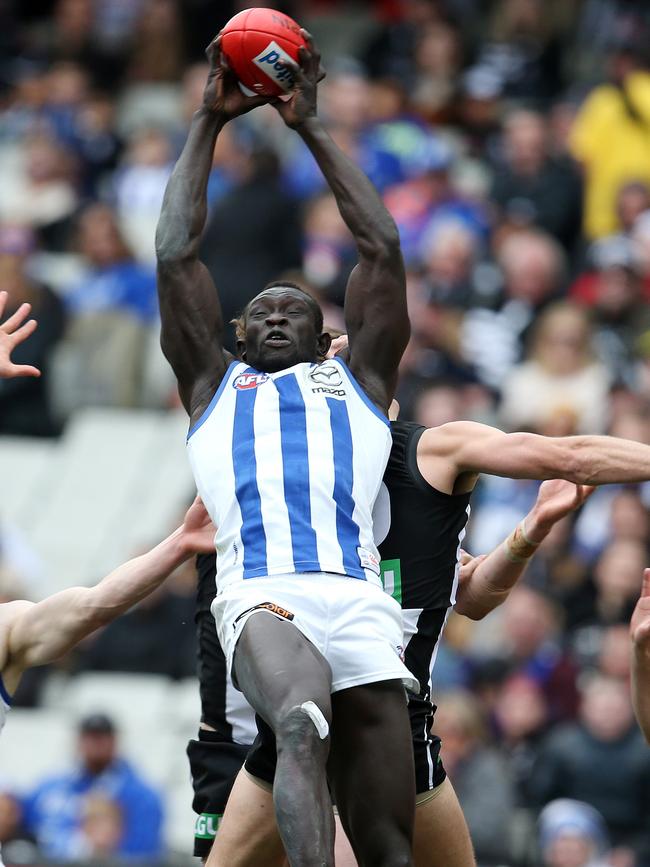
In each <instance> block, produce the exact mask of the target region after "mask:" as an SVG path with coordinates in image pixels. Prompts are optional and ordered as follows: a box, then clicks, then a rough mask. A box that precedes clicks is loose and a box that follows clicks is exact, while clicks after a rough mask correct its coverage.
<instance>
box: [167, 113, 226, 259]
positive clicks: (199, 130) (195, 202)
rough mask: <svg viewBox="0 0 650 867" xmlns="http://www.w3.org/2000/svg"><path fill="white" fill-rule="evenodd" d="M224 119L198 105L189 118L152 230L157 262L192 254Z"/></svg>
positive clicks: (197, 240)
mask: <svg viewBox="0 0 650 867" xmlns="http://www.w3.org/2000/svg"><path fill="white" fill-rule="evenodd" d="M224 122H225V121H224V119H223V118H222V117H221V115H220V114H218V113H217V112H213V111H209V110H207V109H205V108H200V109H199V110H198V111H197V112H196V113H195V114H194V117H193V118H192V124H191V126H190V131H189V134H188V137H187V141H186V142H185V147H184V148H183V151H182V153H181V155H180V157H179V159H178V162H177V163H176V166H175V167H174V171H173V172H172V175H171V177H170V179H169V182H168V184H167V189H166V190H165V197H164V199H163V204H162V210H161V212H160V219H159V221H158V227H157V230H156V255H157V257H158V262H159V264H164V263H166V262H172V263H173V262H174V261H178V260H183V259H187V258H189V257H193V256H196V255H197V253H198V246H199V242H200V239H201V233H202V231H203V227H204V226H205V221H206V217H207V187H208V178H209V176H210V169H211V167H212V155H213V152H214V146H215V143H216V140H217V136H218V135H219V132H220V131H221V129H222V128H223V125H224Z"/></svg>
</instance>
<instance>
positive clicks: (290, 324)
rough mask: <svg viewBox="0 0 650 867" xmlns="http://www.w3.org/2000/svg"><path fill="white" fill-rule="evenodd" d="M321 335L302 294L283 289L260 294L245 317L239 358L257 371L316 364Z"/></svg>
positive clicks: (239, 346) (269, 290) (271, 371)
mask: <svg viewBox="0 0 650 867" xmlns="http://www.w3.org/2000/svg"><path fill="white" fill-rule="evenodd" d="M320 344H321V335H319V334H318V332H317V331H316V323H315V321H314V314H313V311H312V309H311V307H310V305H309V303H308V302H307V301H306V300H305V299H304V298H303V296H302V295H301V294H300V293H299V292H295V291H293V290H292V289H289V288H287V289H284V288H282V287H279V288H277V289H276V288H274V289H268V290H266V291H265V292H261V293H260V294H259V295H258V296H257V297H256V298H254V299H253V301H252V302H251V304H250V306H249V308H248V312H247V314H246V339H245V341H240V342H239V343H238V349H239V352H240V355H241V356H242V358H243V359H244V361H246V363H247V364H250V365H251V367H254V368H255V369H256V370H264V371H266V372H267V373H274V372H275V371H277V370H284V369H285V368H287V367H291V366H292V365H294V364H298V363H299V362H301V361H317V360H318V353H319V349H320Z"/></svg>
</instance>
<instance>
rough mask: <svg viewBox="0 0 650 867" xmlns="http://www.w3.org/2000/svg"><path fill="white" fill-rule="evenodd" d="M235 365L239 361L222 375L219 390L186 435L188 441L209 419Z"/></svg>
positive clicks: (235, 362)
mask: <svg viewBox="0 0 650 867" xmlns="http://www.w3.org/2000/svg"><path fill="white" fill-rule="evenodd" d="M236 364H241V361H237V360H235V361H231V362H230V364H229V365H228V369H227V370H226V372H225V373H224V375H223V379H222V380H221V382H220V384H219V388H218V389H217V390H216V392H215V394H214V397H213V398H212V400H211V401H210V403H209V404H208V405H207V406H206V408H205V409H204V410H203V412H202V413H201V417H200V418H199V419H198V420H197V421H196V422H195V423H194V424H193V425H192V427H191V428H190V430H189V433H188V434H187V438H188V439H189V438H190V437H191V436H192V434H195V433H196V432H197V430H198V429H199V428H200V427H201V425H202V424H204V423H205V422H206V421H207V420H208V418H209V417H210V415H211V413H212V410H213V409H214V408H215V406H216V405H217V401H218V400H219V398H220V397H221V395H222V394H223V390H224V388H225V387H226V383H227V382H228V378H229V376H230V374H231V373H232V369H233V367H234V366H235V365H236Z"/></svg>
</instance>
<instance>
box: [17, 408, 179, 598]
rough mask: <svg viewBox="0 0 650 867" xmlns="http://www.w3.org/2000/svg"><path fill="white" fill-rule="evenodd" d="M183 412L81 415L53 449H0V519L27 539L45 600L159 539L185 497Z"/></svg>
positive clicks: (30, 443) (34, 443)
mask: <svg viewBox="0 0 650 867" xmlns="http://www.w3.org/2000/svg"><path fill="white" fill-rule="evenodd" d="M186 426H187V421H186V416H185V414H184V413H182V412H179V413H165V414H160V413H157V412H153V411H151V412H143V411H134V412H130V411H125V410H124V411H123V410H104V409H89V410H84V411H82V412H79V413H77V414H76V415H75V417H74V419H73V421H72V422H71V423H70V424H69V426H68V428H67V429H66V432H65V434H64V436H63V437H62V438H61V440H60V441H59V442H58V443H43V442H42V441H40V440H28V439H12V438H7V439H6V440H4V441H3V446H2V450H0V473H2V478H3V487H4V486H5V485H6V486H7V490H10V491H11V492H12V497H11V500H6V501H4V504H3V506H2V509H3V513H2V514H3V517H4V518H6V519H7V520H10V521H11V523H13V524H15V525H16V526H17V527H18V529H19V530H21V531H22V532H23V533H24V534H25V535H27V534H28V536H29V539H30V543H31V544H32V545H33V547H34V549H35V552H36V554H37V555H38V557H39V558H40V560H41V561H42V562H43V563H44V564H46V567H47V572H48V579H49V586H48V588H47V591H48V592H49V593H51V592H54V591H56V590H61V589H63V588H64V587H68V586H70V585H73V584H85V585H88V584H92V583H94V582H95V581H96V580H97V579H98V578H101V577H103V576H104V575H105V574H107V573H108V572H109V571H110V570H111V569H112V568H114V567H115V566H117V565H118V564H119V563H121V562H123V561H124V560H126V559H128V558H129V557H131V556H133V555H134V554H136V553H137V552H138V551H141V550H142V549H143V548H144V547H148V546H150V545H152V544H154V543H156V542H158V541H159V540H160V539H161V538H163V537H164V536H165V535H166V534H167V533H168V532H169V529H170V528H171V527H173V526H174V524H175V523H176V522H178V521H180V518H181V516H182V514H183V511H184V508H185V506H186V505H187V504H188V503H189V501H190V500H191V498H192V496H193V493H194V484H193V482H192V479H191V474H190V470H189V466H188V463H187V458H186V456H185V448H184V440H185V433H186Z"/></svg>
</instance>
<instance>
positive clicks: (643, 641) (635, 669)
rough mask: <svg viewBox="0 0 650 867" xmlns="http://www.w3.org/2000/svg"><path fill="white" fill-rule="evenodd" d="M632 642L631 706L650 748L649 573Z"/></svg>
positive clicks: (647, 572)
mask: <svg viewBox="0 0 650 867" xmlns="http://www.w3.org/2000/svg"><path fill="white" fill-rule="evenodd" d="M630 639H631V640H632V703H633V705H634V713H635V714H636V718H637V720H638V722H639V725H640V726H641V731H642V732H643V734H644V735H645V739H646V741H647V742H648V744H650V569H646V570H645V571H644V573H643V587H642V589H641V596H640V598H639V601H638V602H637V603H636V608H635V609H634V614H633V615H632V620H631V621H630Z"/></svg>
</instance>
